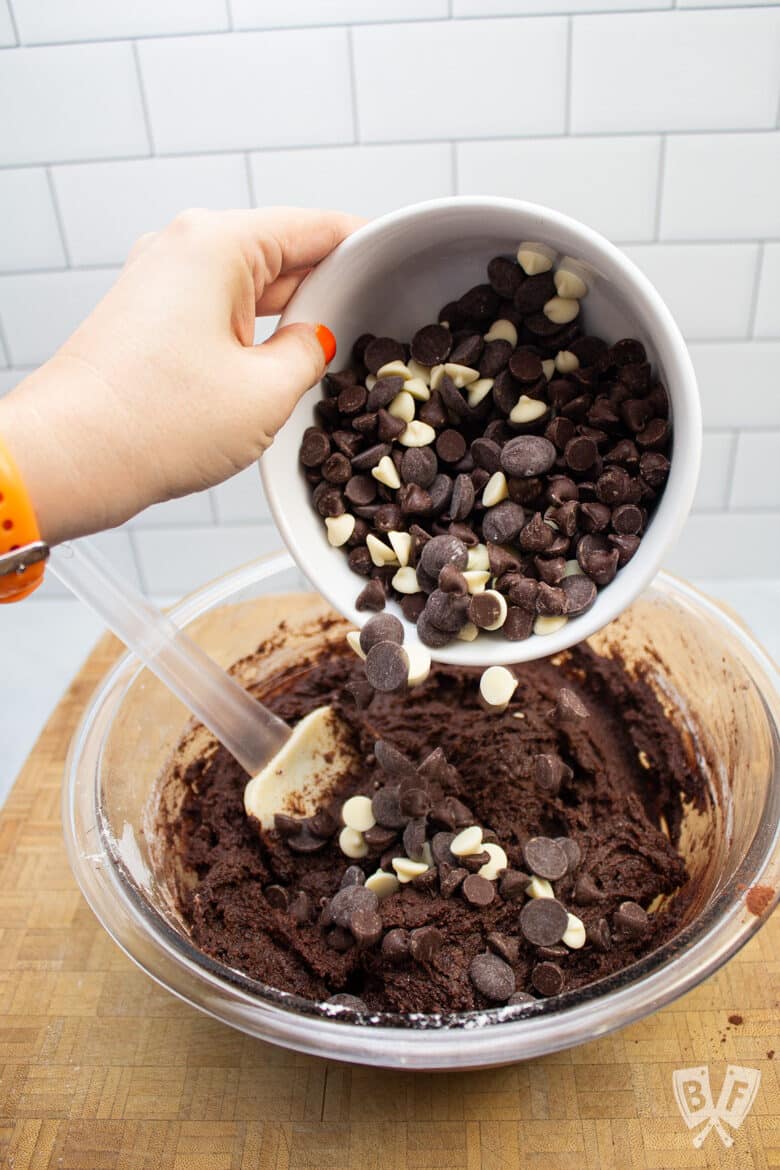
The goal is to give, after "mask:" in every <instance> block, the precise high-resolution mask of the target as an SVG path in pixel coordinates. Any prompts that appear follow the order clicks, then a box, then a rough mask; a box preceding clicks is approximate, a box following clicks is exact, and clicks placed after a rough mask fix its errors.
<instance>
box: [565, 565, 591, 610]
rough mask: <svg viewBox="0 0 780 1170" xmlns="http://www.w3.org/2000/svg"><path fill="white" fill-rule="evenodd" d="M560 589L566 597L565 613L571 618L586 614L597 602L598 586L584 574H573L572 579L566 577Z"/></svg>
mask: <svg viewBox="0 0 780 1170" xmlns="http://www.w3.org/2000/svg"><path fill="white" fill-rule="evenodd" d="M560 587H561V589H562V590H563V592H564V596H565V597H566V610H565V612H566V614H567V615H568V616H569V617H578V616H579V615H580V614H581V613H585V612H586V611H587V610H589V609H590V607H591V606H592V605H593V603H594V601H595V600H596V593H597V590H596V586H595V585H594V584H593V582H592V581H591V579H590V577H586V576H585V574H584V573H573V574H572V575H571V576H570V577H564V578H563V580H562V581H561V586H560Z"/></svg>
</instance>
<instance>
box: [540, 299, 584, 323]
mask: <svg viewBox="0 0 780 1170" xmlns="http://www.w3.org/2000/svg"><path fill="white" fill-rule="evenodd" d="M579 311H580V302H579V301H575V300H574V298H573V297H550V299H549V301H548V302H547V304H546V305H545V306H544V315H545V317H546V318H547V319H548V321H552V322H553V323H554V324H555V325H568V324H569V322H570V321H573V320H574V318H575V317H576V316H577V314H578V313H579Z"/></svg>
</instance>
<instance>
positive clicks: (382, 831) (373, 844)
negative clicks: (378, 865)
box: [363, 825, 398, 854]
mask: <svg viewBox="0 0 780 1170" xmlns="http://www.w3.org/2000/svg"><path fill="white" fill-rule="evenodd" d="M397 836H398V830H397V829H388V828H386V827H385V826H384V825H372V826H371V828H370V829H366V831H365V833H364V834H363V840H364V841H365V843H366V845H368V847H369V849H370V850H371V852H372V853H374V854H376V853H383V852H384V851H385V849H388V848H389V847H390V845H392V844H393V842H394V841H395V839H396V838H397Z"/></svg>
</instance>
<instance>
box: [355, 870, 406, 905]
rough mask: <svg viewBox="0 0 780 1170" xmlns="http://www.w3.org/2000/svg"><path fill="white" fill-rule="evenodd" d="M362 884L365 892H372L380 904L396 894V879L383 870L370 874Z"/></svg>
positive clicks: (393, 875)
mask: <svg viewBox="0 0 780 1170" xmlns="http://www.w3.org/2000/svg"><path fill="white" fill-rule="evenodd" d="M363 884H364V885H365V887H366V889H367V890H373V892H374V893H375V894H376V896H377V898H378V899H379V901H380V902H382V901H384V899H385V898H389V897H391V896H392V895H393V894H397V893H398V878H397V877H396V876H395V874H394V873H387V871H386V870H384V869H378V870H377V871H376V873H372V874H371V876H370V877H367V878H366V880H365V882H364V883H363Z"/></svg>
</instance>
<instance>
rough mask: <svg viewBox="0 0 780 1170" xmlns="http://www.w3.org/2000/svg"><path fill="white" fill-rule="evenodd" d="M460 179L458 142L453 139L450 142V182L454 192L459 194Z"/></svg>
mask: <svg viewBox="0 0 780 1170" xmlns="http://www.w3.org/2000/svg"><path fill="white" fill-rule="evenodd" d="M459 181H460V179H459V176H458V144H457V142H455V141H453V142H451V143H450V183H451V184H452V194H453V195H457V194H459V192H458V183H459Z"/></svg>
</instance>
